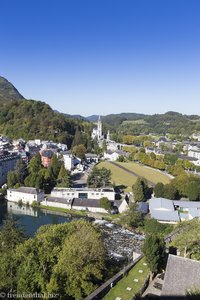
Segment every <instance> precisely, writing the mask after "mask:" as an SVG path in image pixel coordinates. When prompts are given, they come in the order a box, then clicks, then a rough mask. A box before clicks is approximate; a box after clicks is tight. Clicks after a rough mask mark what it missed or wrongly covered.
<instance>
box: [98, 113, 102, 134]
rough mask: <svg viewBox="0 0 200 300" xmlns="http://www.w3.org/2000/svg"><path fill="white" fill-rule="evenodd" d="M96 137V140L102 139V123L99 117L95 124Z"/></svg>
mask: <svg viewBox="0 0 200 300" xmlns="http://www.w3.org/2000/svg"><path fill="white" fill-rule="evenodd" d="M97 137H98V140H100V139H101V137H102V123H101V117H100V116H99V120H98V123H97Z"/></svg>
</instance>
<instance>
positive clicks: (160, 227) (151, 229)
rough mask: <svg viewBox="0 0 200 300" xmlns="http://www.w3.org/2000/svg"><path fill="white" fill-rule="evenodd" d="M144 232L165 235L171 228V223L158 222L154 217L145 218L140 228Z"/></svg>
mask: <svg viewBox="0 0 200 300" xmlns="http://www.w3.org/2000/svg"><path fill="white" fill-rule="evenodd" d="M141 229H142V230H143V231H144V233H145V234H149V235H150V234H151V235H159V236H163V237H164V236H166V235H167V234H169V233H170V232H172V230H173V225H169V224H162V223H159V222H158V221H157V220H156V219H145V220H144V222H143V226H142V228H141Z"/></svg>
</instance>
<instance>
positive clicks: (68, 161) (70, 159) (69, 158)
mask: <svg viewBox="0 0 200 300" xmlns="http://www.w3.org/2000/svg"><path fill="white" fill-rule="evenodd" d="M63 160H64V166H65V169H66V170H68V171H72V170H73V169H74V166H75V160H74V156H73V155H72V154H71V153H64V154H63Z"/></svg>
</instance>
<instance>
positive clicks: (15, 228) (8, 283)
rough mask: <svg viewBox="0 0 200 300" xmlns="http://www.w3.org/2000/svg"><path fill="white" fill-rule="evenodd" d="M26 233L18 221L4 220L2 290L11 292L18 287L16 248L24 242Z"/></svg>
mask: <svg viewBox="0 0 200 300" xmlns="http://www.w3.org/2000/svg"><path fill="white" fill-rule="evenodd" d="M24 240H25V235H24V232H23V230H22V228H21V227H19V225H18V224H17V222H16V221H15V220H14V219H12V218H9V219H7V220H5V221H4V223H3V226H2V227H1V230H0V290H1V291H4V292H9V291H13V290H15V287H16V271H17V267H18V264H17V262H16V252H15V249H16V247H17V245H19V244H21V243H23V242H24Z"/></svg>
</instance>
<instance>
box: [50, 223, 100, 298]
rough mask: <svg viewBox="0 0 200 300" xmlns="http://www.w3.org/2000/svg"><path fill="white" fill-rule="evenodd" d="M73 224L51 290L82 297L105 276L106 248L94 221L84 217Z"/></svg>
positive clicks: (54, 274) (51, 282)
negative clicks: (92, 223) (84, 219)
mask: <svg viewBox="0 0 200 300" xmlns="http://www.w3.org/2000/svg"><path fill="white" fill-rule="evenodd" d="M70 225H71V226H70V227H71V230H72V231H71V234H70V235H68V237H67V238H66V239H65V242H64V245H63V247H62V251H61V252H60V254H59V261H58V263H57V265H56V266H55V268H54V272H53V275H52V277H51V280H50V282H49V284H48V291H49V292H54V293H55V292H58V293H59V294H61V295H65V296H66V295H70V296H72V297H74V298H75V299H77V300H79V299H80V300H81V299H83V298H84V297H85V296H86V295H88V294H90V293H91V292H92V291H93V290H94V289H95V288H96V287H97V286H98V285H97V283H98V282H99V281H100V280H101V279H102V277H103V269H104V266H105V261H104V257H105V250H104V246H103V243H102V240H101V238H100V233H99V232H98V231H97V230H96V229H95V227H94V226H92V225H91V224H90V223H88V222H86V221H83V220H81V221H76V222H72V223H71V224H70ZM63 299H64V298H63Z"/></svg>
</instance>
